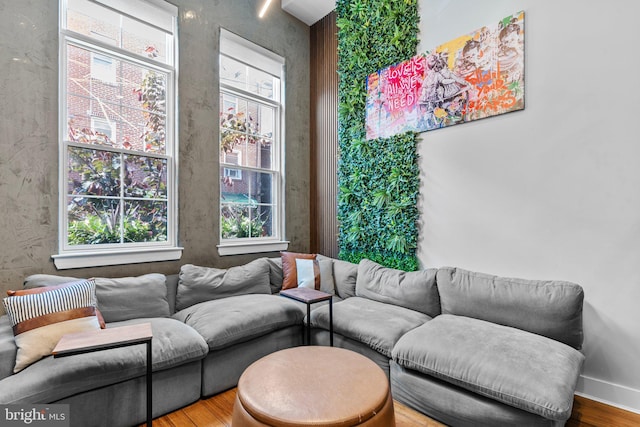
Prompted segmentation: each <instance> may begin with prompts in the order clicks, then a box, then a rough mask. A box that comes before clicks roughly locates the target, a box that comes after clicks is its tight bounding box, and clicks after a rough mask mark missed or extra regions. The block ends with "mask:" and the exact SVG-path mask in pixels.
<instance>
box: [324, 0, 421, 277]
mask: <svg viewBox="0 0 640 427" xmlns="http://www.w3.org/2000/svg"><path fill="white" fill-rule="evenodd" d="M336 13H337V24H338V75H339V87H338V98H339V111H338V145H339V148H340V160H339V162H338V185H339V187H340V188H339V190H340V191H339V199H338V220H339V222H340V229H339V239H338V240H339V245H340V258H341V259H344V260H347V261H351V262H356V263H357V262H359V261H360V260H361V259H362V258H368V259H371V260H373V261H376V262H378V263H381V264H383V265H386V266H388V267H393V268H399V269H403V270H407V271H412V270H416V269H417V268H418V262H417V258H416V246H417V236H418V230H417V219H418V210H417V207H416V203H417V197H418V191H419V172H420V171H419V168H418V164H417V153H416V135H415V134H413V133H405V134H402V135H396V136H394V137H391V138H380V139H376V140H369V141H367V140H366V138H365V135H366V129H365V103H366V96H367V88H366V79H367V76H368V75H369V74H371V73H373V72H375V71H377V70H379V69H382V68H385V67H388V66H389V65H392V64H395V63H398V62H400V61H404V60H406V59H408V58H410V57H412V56H414V55H415V53H416V48H417V44H418V39H417V35H418V21H419V15H418V6H417V0H337V2H336Z"/></svg>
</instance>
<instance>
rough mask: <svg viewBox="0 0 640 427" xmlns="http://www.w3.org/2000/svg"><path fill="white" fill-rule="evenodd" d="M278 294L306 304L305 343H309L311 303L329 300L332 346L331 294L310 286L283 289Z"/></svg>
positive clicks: (331, 343) (331, 342)
mask: <svg viewBox="0 0 640 427" xmlns="http://www.w3.org/2000/svg"><path fill="white" fill-rule="evenodd" d="M280 295H282V296H283V297H287V298H291V299H293V300H296V301H300V302H303V303H305V304H307V345H311V304H314V303H316V302H321V301H329V345H331V347H333V295H331V294H328V293H326V292H322V291H317V290H315V289H311V288H291V289H285V290H284V291H280Z"/></svg>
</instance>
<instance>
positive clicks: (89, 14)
mask: <svg viewBox="0 0 640 427" xmlns="http://www.w3.org/2000/svg"><path fill="white" fill-rule="evenodd" d="M67 28H68V29H70V30H73V31H75V32H77V33H80V34H84V35H85V36H90V37H93V38H95V39H97V40H100V41H101V42H105V43H109V44H113V45H115V46H120V14H118V13H116V12H113V11H111V10H109V9H106V8H104V7H102V6H99V5H97V4H95V3H92V2H90V1H86V0H67Z"/></svg>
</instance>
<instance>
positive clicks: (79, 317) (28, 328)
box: [3, 279, 100, 373]
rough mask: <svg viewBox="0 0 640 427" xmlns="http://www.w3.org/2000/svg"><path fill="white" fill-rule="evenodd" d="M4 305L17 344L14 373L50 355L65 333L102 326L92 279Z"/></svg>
mask: <svg viewBox="0 0 640 427" xmlns="http://www.w3.org/2000/svg"><path fill="white" fill-rule="evenodd" d="M3 304H4V308H5V311H6V312H7V316H8V317H9V320H10V321H11V325H12V326H13V335H14V338H15V341H16V346H17V347H18V353H17V356H16V364H15V367H14V369H13V372H14V373H17V372H20V371H21V370H23V369H24V368H26V367H27V366H29V365H31V364H32V363H34V362H37V361H38V360H40V359H41V358H43V357H46V356H48V355H50V354H51V351H52V350H53V349H54V348H55V346H56V344H57V343H58V341H59V340H60V338H61V337H62V336H63V335H65V334H69V333H74V332H81V331H87V330H92V329H100V324H99V322H98V318H97V316H96V284H95V282H94V281H93V279H91V280H85V281H81V282H75V283H71V284H69V285H68V286H63V287H60V288H57V289H53V290H51V291H47V292H42V293H35V294H28V295H19V296H10V297H7V298H5V299H4V300H3Z"/></svg>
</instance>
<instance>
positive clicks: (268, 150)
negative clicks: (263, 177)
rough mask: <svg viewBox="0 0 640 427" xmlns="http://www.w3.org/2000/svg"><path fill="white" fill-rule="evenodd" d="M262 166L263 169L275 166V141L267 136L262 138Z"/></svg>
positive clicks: (260, 146)
mask: <svg viewBox="0 0 640 427" xmlns="http://www.w3.org/2000/svg"><path fill="white" fill-rule="evenodd" d="M259 149H260V167H261V168H263V169H272V168H273V160H272V159H273V141H272V140H270V139H267V138H261V139H260V145H259Z"/></svg>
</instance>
